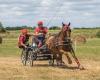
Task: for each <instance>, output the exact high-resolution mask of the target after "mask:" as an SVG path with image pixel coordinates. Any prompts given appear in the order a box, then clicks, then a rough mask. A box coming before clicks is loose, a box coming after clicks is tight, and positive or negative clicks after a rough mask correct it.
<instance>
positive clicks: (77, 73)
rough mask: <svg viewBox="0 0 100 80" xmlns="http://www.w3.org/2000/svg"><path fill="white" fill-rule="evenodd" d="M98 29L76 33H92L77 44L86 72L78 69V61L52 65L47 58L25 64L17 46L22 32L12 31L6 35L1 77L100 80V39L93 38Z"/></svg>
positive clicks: (4, 79)
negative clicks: (64, 64) (33, 63)
mask: <svg viewBox="0 0 100 80" xmlns="http://www.w3.org/2000/svg"><path fill="white" fill-rule="evenodd" d="M97 31H98V29H96V30H91V29H90V30H73V33H72V34H73V35H78V34H82V35H86V36H89V38H88V39H87V42H86V44H77V45H76V55H77V56H78V58H79V59H80V61H81V63H82V65H83V66H84V67H85V68H86V70H82V71H81V70H78V69H76V64H75V62H74V61H73V64H72V65H69V64H68V65H67V67H57V66H55V67H50V66H48V62H47V61H43V62H41V61H38V62H35V66H34V67H29V66H26V67H25V66H22V64H21V61H20V53H21V50H20V49H19V48H18V47H17V40H18V39H17V37H18V35H19V31H11V32H10V34H9V35H8V34H6V35H5V34H2V36H3V37H4V38H3V44H0V80H100V38H91V36H92V35H95V33H96V32H97ZM31 32H32V31H31ZM50 32H58V31H50ZM64 61H65V60H64Z"/></svg>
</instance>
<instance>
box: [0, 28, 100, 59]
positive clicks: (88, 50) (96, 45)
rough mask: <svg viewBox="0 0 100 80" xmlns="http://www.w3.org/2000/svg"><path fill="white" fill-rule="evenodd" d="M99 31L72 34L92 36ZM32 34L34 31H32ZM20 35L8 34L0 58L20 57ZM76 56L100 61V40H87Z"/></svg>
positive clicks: (80, 46) (78, 31)
mask: <svg viewBox="0 0 100 80" xmlns="http://www.w3.org/2000/svg"><path fill="white" fill-rule="evenodd" d="M96 31H98V29H95V30H94V31H93V29H89V30H85V29H83V30H81V29H79V30H76V29H75V30H73V31H72V34H74V35H77V34H84V33H86V34H88V35H90V34H91V35H92V34H94V33H95V32H96ZM30 32H31V33H32V30H30ZM49 32H51V33H53V32H54V33H55V32H58V31H56V30H51V31H49ZM19 34H20V31H17V30H16V31H10V34H8V35H7V34H6V35H7V37H4V38H3V44H0V56H20V53H21V50H20V49H19V48H18V46H17V40H18V36H19ZM76 48H77V49H76V54H77V56H79V57H80V58H85V57H87V58H89V59H93V58H94V59H99V58H100V57H99V56H100V50H99V49H100V39H99V38H92V39H91V38H89V39H87V42H86V44H77V46H76Z"/></svg>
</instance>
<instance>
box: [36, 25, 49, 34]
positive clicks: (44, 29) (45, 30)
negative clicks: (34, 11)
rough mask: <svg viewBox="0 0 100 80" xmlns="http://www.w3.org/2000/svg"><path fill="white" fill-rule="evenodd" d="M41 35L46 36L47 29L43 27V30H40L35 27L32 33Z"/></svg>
mask: <svg viewBox="0 0 100 80" xmlns="http://www.w3.org/2000/svg"><path fill="white" fill-rule="evenodd" d="M36 32H37V33H43V34H44V35H45V34H47V32H48V29H47V28H45V27H43V28H40V27H37V28H35V30H34V33H36Z"/></svg>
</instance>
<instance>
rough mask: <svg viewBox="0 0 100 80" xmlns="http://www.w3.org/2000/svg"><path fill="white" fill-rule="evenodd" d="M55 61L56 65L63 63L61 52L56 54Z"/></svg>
mask: <svg viewBox="0 0 100 80" xmlns="http://www.w3.org/2000/svg"><path fill="white" fill-rule="evenodd" d="M56 62H57V66H62V65H63V61H62V54H56Z"/></svg>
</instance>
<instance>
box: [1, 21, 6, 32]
mask: <svg viewBox="0 0 100 80" xmlns="http://www.w3.org/2000/svg"><path fill="white" fill-rule="evenodd" d="M0 32H1V33H2V32H6V30H5V28H4V27H3V24H2V22H0Z"/></svg>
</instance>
